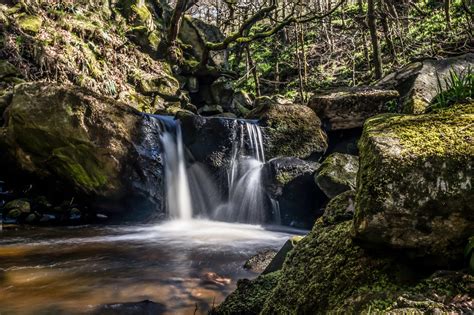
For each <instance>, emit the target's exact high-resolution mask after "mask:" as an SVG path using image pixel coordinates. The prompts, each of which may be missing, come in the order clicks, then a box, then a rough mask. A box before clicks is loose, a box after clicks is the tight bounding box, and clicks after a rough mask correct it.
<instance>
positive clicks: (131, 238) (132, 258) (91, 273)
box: [0, 220, 299, 315]
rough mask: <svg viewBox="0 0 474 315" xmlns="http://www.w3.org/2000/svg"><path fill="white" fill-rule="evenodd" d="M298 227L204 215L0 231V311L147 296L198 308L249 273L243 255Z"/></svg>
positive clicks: (75, 307)
mask: <svg viewBox="0 0 474 315" xmlns="http://www.w3.org/2000/svg"><path fill="white" fill-rule="evenodd" d="M298 233H299V231H268V230H265V229H264V228H262V227H259V226H251V225H242V224H229V223H216V222H210V221H204V220H203V221H197V220H196V221H182V222H181V221H173V222H169V223H165V224H162V225H157V226H152V225H144V226H134V227H124V226H117V227H81V228H64V229H58V228H54V229H47V228H41V229H33V230H28V231H16V232H13V231H3V232H2V234H0V235H1V238H0V313H1V314H2V315H4V314H52V313H53V314H88V313H93V312H94V310H96V309H97V307H98V306H100V305H104V304H110V303H126V302H138V301H143V300H151V301H154V302H157V303H161V304H163V305H164V309H165V312H164V313H165V314H194V312H195V310H196V308H197V310H198V311H197V312H196V313H197V314H204V313H206V311H207V310H208V309H209V307H210V306H211V305H212V304H213V303H216V304H217V303H219V302H221V301H222V300H223V299H224V297H225V296H226V295H227V294H228V293H230V292H231V291H232V290H233V289H234V288H235V284H236V280H237V279H239V278H244V277H247V278H249V277H254V276H255V275H254V274H252V273H249V272H247V271H245V270H244V269H243V268H242V267H241V266H242V265H243V262H244V261H245V260H246V259H248V257H250V256H251V255H253V254H255V253H256V252H258V251H260V250H263V249H269V248H271V249H277V248H279V247H281V246H282V245H283V243H284V242H285V241H286V240H287V239H288V237H289V236H290V234H291V235H293V234H298Z"/></svg>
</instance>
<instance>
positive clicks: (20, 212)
mask: <svg viewBox="0 0 474 315" xmlns="http://www.w3.org/2000/svg"><path fill="white" fill-rule="evenodd" d="M3 211H4V213H5V214H6V215H7V217H9V218H13V219H18V218H20V217H22V216H24V217H26V216H28V214H29V213H30V212H31V204H30V203H29V202H28V201H27V200H23V199H17V200H12V201H10V202H8V203H7V204H6V205H5V206H3Z"/></svg>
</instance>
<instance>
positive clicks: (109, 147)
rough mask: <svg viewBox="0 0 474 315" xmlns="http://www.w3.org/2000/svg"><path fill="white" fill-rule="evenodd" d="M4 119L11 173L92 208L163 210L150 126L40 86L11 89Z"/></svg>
mask: <svg viewBox="0 0 474 315" xmlns="http://www.w3.org/2000/svg"><path fill="white" fill-rule="evenodd" d="M5 115H6V123H5V126H4V127H3V128H0V129H2V130H3V136H1V137H0V146H1V147H3V148H5V151H4V154H6V155H7V157H8V159H9V160H14V161H15V164H16V166H15V167H16V168H19V169H21V170H22V171H26V172H28V173H30V174H32V176H33V177H34V178H37V179H38V180H44V181H46V182H52V183H55V184H54V185H51V186H53V187H54V186H57V187H61V190H62V191H70V192H71V193H72V192H74V194H78V195H79V196H81V198H84V199H87V201H88V202H90V203H91V204H93V205H94V206H96V207H98V208H104V209H107V210H109V211H120V212H122V213H123V212H126V213H137V214H138V212H140V209H142V210H144V209H148V210H150V211H156V210H157V209H158V210H159V209H161V205H162V200H163V185H162V167H161V166H162V165H161V161H160V159H159V156H158V155H157V154H156V152H157V149H158V150H159V128H158V123H157V122H156V121H155V120H154V119H153V118H151V117H148V116H144V115H143V114H141V113H139V112H138V111H136V110H134V109H133V108H131V107H128V106H127V105H124V104H122V103H118V102H116V101H114V100H112V99H109V98H105V97H101V96H98V95H96V94H94V93H92V92H90V91H89V90H86V89H83V88H77V87H71V86H54V85H51V84H46V83H32V84H23V85H18V86H16V88H15V91H14V94H13V97H12V99H11V102H10V104H9V106H8V108H7V110H6V113H5ZM0 134H1V133H0ZM1 162H2V163H3V162H4V161H1ZM58 184H59V185H58ZM45 186H47V185H45ZM135 210H136V211H138V212H135Z"/></svg>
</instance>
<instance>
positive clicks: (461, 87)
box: [430, 67, 474, 109]
mask: <svg viewBox="0 0 474 315" xmlns="http://www.w3.org/2000/svg"><path fill="white" fill-rule="evenodd" d="M443 86H444V88H443ZM438 90H439V94H438V96H436V98H435V99H434V100H433V102H432V104H431V105H430V107H431V109H438V108H446V107H449V106H452V105H454V104H459V103H467V102H470V101H471V100H472V99H473V98H474V71H473V69H472V68H470V67H469V68H468V69H467V70H466V71H464V72H462V73H460V74H458V73H456V72H455V71H454V70H450V72H449V77H448V78H446V79H445V81H444V85H443V82H442V81H441V79H440V78H439V76H438Z"/></svg>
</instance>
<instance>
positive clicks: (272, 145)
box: [247, 103, 328, 159]
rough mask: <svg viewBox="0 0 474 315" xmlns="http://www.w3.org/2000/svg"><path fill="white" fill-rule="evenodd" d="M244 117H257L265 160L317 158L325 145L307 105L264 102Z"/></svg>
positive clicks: (315, 117) (317, 124)
mask: <svg viewBox="0 0 474 315" xmlns="http://www.w3.org/2000/svg"><path fill="white" fill-rule="evenodd" d="M247 117H248V118H251V119H258V120H259V124H260V126H261V127H262V130H263V133H264V143H265V154H266V157H267V158H268V159H272V158H274V157H281V156H294V157H298V158H303V159H304V158H312V159H318V158H319V157H321V156H322V155H323V154H324V152H325V151H326V149H327V147H328V143H327V136H326V134H325V132H324V131H323V130H322V129H321V121H320V119H319V118H318V117H317V116H316V114H315V113H314V111H312V110H311V109H310V108H309V107H307V106H303V105H277V104H275V103H264V104H263V105H260V107H258V108H257V109H255V110H253V111H252V112H251V113H250V114H249V115H248V116H247Z"/></svg>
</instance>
